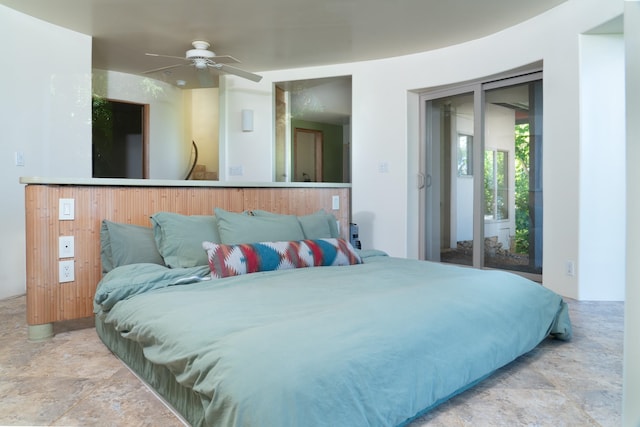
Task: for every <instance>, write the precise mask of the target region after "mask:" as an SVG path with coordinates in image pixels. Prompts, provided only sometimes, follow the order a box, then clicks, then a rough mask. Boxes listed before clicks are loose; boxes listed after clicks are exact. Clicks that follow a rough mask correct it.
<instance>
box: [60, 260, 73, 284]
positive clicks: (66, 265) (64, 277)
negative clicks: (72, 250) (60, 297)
mask: <svg viewBox="0 0 640 427" xmlns="http://www.w3.org/2000/svg"><path fill="white" fill-rule="evenodd" d="M58 268H59V269H58V282H60V283H65V282H73V281H74V280H75V272H74V270H75V261H74V260H72V259H68V260H64V261H58Z"/></svg>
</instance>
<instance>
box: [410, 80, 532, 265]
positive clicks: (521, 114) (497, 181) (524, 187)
mask: <svg viewBox="0 0 640 427" xmlns="http://www.w3.org/2000/svg"><path fill="white" fill-rule="evenodd" d="M442 94H443V93H438V94H434V95H431V96H429V95H424V96H423V107H424V110H423V111H424V119H425V123H424V141H425V143H424V151H423V153H424V154H423V156H422V166H421V171H422V173H423V174H424V177H425V180H424V182H425V185H424V188H423V190H422V193H421V206H422V209H423V215H421V236H422V240H421V248H420V252H421V257H422V258H424V259H428V260H432V261H442V262H450V263H456V264H463V265H471V266H474V267H487V268H500V269H506V270H513V271H518V272H521V273H525V274H533V275H536V276H537V275H541V274H542V80H541V73H533V74H530V75H526V76H520V77H516V78H513V79H503V80H499V81H495V82H489V83H483V84H475V85H471V86H465V87H461V88H460V90H459V91H458V92H455V89H453V90H448V91H447V92H444V96H442ZM474 117H475V118H476V119H478V120H474Z"/></svg>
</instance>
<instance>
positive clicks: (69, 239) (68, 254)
mask: <svg viewBox="0 0 640 427" xmlns="http://www.w3.org/2000/svg"><path fill="white" fill-rule="evenodd" d="M74 252H75V245H74V238H73V236H60V237H58V258H73V255H74Z"/></svg>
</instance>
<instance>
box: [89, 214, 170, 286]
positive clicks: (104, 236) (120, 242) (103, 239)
mask: <svg viewBox="0 0 640 427" xmlns="http://www.w3.org/2000/svg"><path fill="white" fill-rule="evenodd" d="M100 260H101V262H102V273H103V274H106V273H108V272H109V271H111V270H113V269H114V268H116V267H119V266H121V265H127V264H137V263H153V264H159V265H164V261H163V260H162V256H160V253H159V252H158V248H157V247H156V241H155V239H154V236H153V229H152V228H151V227H143V226H140V225H134V224H123V223H118V222H112V221H108V220H106V219H105V220H103V221H102V224H101V226H100Z"/></svg>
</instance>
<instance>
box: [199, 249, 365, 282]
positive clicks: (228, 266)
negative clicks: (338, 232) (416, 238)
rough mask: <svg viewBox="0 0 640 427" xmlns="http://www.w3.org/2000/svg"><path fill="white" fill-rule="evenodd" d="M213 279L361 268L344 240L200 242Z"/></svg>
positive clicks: (357, 257) (360, 261) (353, 252)
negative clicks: (322, 268) (337, 267)
mask: <svg viewBox="0 0 640 427" xmlns="http://www.w3.org/2000/svg"><path fill="white" fill-rule="evenodd" d="M202 247H203V248H204V250H205V251H206V252H207V257H208V259H209V268H210V269H211V277H213V278H214V279H218V278H222V277H228V276H238V275H241V274H249V273H256V272H258V271H273V270H286V269H291V268H303V267H320V266H335V265H351V264H361V263H362V259H361V258H360V256H359V255H358V254H357V253H356V251H355V250H354V249H353V246H351V244H350V243H349V242H347V241H346V240H344V239H316V240H298V241H286V242H260V243H241V244H237V245H225V244H221V243H212V242H202Z"/></svg>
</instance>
